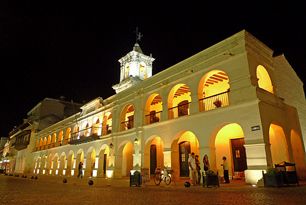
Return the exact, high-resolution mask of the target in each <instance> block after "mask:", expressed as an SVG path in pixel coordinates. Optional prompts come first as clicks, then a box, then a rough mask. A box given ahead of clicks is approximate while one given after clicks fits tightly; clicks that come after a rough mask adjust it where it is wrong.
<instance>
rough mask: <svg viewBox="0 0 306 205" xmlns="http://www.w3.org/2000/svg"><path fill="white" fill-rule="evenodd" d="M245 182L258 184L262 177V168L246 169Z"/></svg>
mask: <svg viewBox="0 0 306 205" xmlns="http://www.w3.org/2000/svg"><path fill="white" fill-rule="evenodd" d="M244 174H245V182H246V183H247V184H252V185H257V183H258V180H260V179H262V170H250V169H248V170H245V171H244Z"/></svg>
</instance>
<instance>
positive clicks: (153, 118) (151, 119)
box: [145, 111, 162, 125]
mask: <svg viewBox="0 0 306 205" xmlns="http://www.w3.org/2000/svg"><path fill="white" fill-rule="evenodd" d="M161 113H162V111H159V112H155V113H150V114H148V115H145V120H146V124H147V125H149V124H152V123H155V122H160V119H161Z"/></svg>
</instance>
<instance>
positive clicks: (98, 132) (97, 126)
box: [92, 118, 102, 136]
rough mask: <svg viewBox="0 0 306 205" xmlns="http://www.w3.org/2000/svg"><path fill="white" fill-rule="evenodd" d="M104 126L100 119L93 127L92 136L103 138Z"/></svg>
mask: <svg viewBox="0 0 306 205" xmlns="http://www.w3.org/2000/svg"><path fill="white" fill-rule="evenodd" d="M101 130H102V126H101V124H100V119H99V118H98V119H97V120H96V121H95V123H94V124H93V125H92V134H93V135H97V136H101Z"/></svg>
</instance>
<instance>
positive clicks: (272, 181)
mask: <svg viewBox="0 0 306 205" xmlns="http://www.w3.org/2000/svg"><path fill="white" fill-rule="evenodd" d="M263 179H264V186H265V187H281V186H284V177H283V175H282V173H276V174H273V175H269V174H263Z"/></svg>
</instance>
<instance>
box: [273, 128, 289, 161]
mask: <svg viewBox="0 0 306 205" xmlns="http://www.w3.org/2000/svg"><path fill="white" fill-rule="evenodd" d="M269 142H270V144H271V155H272V162H273V164H278V163H280V162H283V161H289V154H288V148H287V142H286V136H285V133H284V130H283V128H282V127H280V126H278V125H275V124H271V126H270V129H269Z"/></svg>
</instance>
